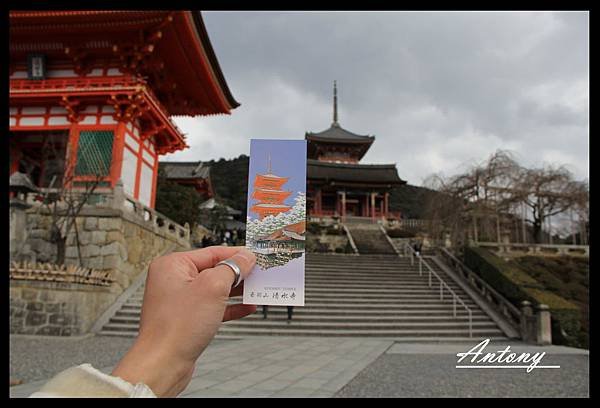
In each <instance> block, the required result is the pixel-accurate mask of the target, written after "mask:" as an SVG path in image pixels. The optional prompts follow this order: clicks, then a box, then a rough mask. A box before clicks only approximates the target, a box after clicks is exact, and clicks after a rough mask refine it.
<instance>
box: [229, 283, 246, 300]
mask: <svg viewBox="0 0 600 408" xmlns="http://www.w3.org/2000/svg"><path fill="white" fill-rule="evenodd" d="M243 294H244V282H243V281H242V282H241V283H240V284H239V285H238V286H236V287H235V288H231V292H229V297H234V296H242V295H243Z"/></svg>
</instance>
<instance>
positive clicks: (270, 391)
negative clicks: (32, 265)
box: [10, 337, 589, 398]
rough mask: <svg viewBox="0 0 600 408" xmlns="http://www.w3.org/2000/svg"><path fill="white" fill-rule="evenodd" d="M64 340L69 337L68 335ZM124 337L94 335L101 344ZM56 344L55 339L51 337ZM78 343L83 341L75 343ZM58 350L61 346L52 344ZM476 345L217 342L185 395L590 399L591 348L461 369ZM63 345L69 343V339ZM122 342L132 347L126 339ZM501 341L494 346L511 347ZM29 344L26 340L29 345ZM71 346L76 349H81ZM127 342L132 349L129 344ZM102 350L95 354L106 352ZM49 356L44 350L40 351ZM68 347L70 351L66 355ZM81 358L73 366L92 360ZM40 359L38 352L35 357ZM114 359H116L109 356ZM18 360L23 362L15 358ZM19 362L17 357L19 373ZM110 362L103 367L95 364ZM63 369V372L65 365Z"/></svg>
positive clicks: (22, 390) (16, 392) (29, 387)
mask: <svg viewBox="0 0 600 408" xmlns="http://www.w3.org/2000/svg"><path fill="white" fill-rule="evenodd" d="M61 340H63V339H61ZM121 340H123V339H117V338H113V337H110V338H109V337H104V338H92V340H88V342H89V343H90V345H94V344H96V343H94V342H100V343H98V344H96V345H97V346H98V347H99V346H100V345H101V344H102V342H107V343H106V344H112V345H110V346H106V347H109V348H111V349H113V350H115V351H114V353H115V354H114V355H115V358H116V359H114V362H111V364H110V365H111V366H110V367H108V366H105V367H104V368H103V369H102V370H103V371H104V372H110V371H111V370H112V365H114V364H115V363H116V361H118V357H119V356H120V355H121V353H117V351H116V349H117V344H118V343H119V342H120V341H121ZM48 343H49V344H50V343H52V342H48ZM73 343H77V342H76V341H74V342H73ZM52 344H54V346H55V347H57V344H59V343H56V342H55V343H52ZM474 345H475V344H443V343H441V344H394V342H393V340H382V339H369V338H362V339H360V338H306V337H304V338H303V337H256V338H251V339H244V340H229V341H226V340H221V341H219V340H215V341H213V343H211V345H210V346H209V347H208V348H207V349H206V350H205V352H204V353H203V355H202V356H201V357H200V359H199V360H198V363H197V365H196V370H195V373H194V377H193V379H192V381H191V382H190V384H189V386H188V387H187V389H186V390H185V391H184V392H183V393H182V394H181V397H184V398H193V397H334V396H335V397H442V396H450V397H461V396H464V397H466V396H486V397H487V396H502V397H512V396H515V397H517V396H574V397H575V396H588V394H589V388H588V375H589V368H588V360H589V353H588V352H587V351H582V350H577V349H570V348H565V347H555V346H552V347H544V348H538V347H533V346H527V345H521V344H518V343H517V342H515V343H510V345H511V349H512V350H513V351H515V352H517V353H520V352H524V351H526V352H531V353H534V352H537V351H545V352H547V354H548V355H547V356H546V357H544V359H543V363H544V364H548V365H549V364H559V365H560V366H561V368H560V369H538V370H534V371H533V372H532V373H529V374H528V373H526V372H525V371H524V370H517V369H511V370H484V369H478V370H466V369H456V368H455V366H456V362H457V359H456V353H457V352H461V351H467V350H468V349H470V348H471V347H473V346H474ZM59 346H61V347H65V343H62V345H60V344H59ZM120 346H121V347H125V346H127V347H128V345H125V344H121V345H120ZM505 346H506V345H503V344H499V343H494V344H492V345H489V346H488V348H487V349H486V351H490V352H492V351H497V350H501V349H504V347H505ZM22 347H24V349H26V348H25V345H24V344H22ZM73 347H77V346H73V345H72V344H71V349H73ZM127 347H125V349H126V348H127ZM98 349H99V348H96V349H95V351H94V352H95V353H96V354H98ZM40 353H41V351H40ZM67 353H68V351H65V350H63V354H67ZM91 355H92V354H87V355H86V357H87V359H86V358H83V359H78V360H77V361H74V362H73V363H72V364H68V365H67V366H70V365H75V364H80V363H82V362H89V361H91V360H90V358H89V356H91ZM31 358H32V359H33V358H34V356H33V355H32V357H31ZM107 358H108V357H107ZM15 361H16V360H15ZM12 364H13V360H12V356H11V373H12V372H13V371H12V370H13V368H12ZM95 366H96V367H102V364H98V365H95ZM58 371H60V370H58ZM45 381H46V380H41V381H34V382H30V383H28V384H24V385H21V386H16V387H11V388H10V394H11V397H20V396H28V395H30V394H31V393H32V392H34V391H35V390H37V389H39V387H41V386H42V385H43V384H44V383H45Z"/></svg>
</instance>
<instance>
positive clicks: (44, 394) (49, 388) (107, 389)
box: [30, 364, 156, 398]
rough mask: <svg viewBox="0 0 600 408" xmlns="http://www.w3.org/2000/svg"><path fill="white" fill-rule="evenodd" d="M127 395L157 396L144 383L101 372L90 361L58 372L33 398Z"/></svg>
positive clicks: (137, 396) (133, 396)
mask: <svg viewBox="0 0 600 408" xmlns="http://www.w3.org/2000/svg"><path fill="white" fill-rule="evenodd" d="M68 397H77V398H81V397H104V398H110V397H125V398H156V395H154V393H153V392H152V390H151V389H150V388H149V387H148V386H147V385H146V384H143V383H138V384H136V385H132V384H130V383H128V382H127V381H125V380H123V379H122V378H119V377H113V376H111V375H108V374H104V373H103V372H101V371H98V370H97V369H95V368H94V367H92V366H91V365H90V364H82V365H79V366H76V367H71V368H68V369H66V370H65V371H62V372H60V373H58V374H57V375H56V376H54V378H52V379H51V380H50V381H48V382H47V383H46V384H44V386H43V387H42V388H41V389H40V390H39V391H37V392H35V393H33V394H31V396H30V398H68Z"/></svg>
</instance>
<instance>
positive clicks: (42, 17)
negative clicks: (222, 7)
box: [9, 10, 239, 116]
mask: <svg viewBox="0 0 600 408" xmlns="http://www.w3.org/2000/svg"><path fill="white" fill-rule="evenodd" d="M9 16H10V36H11V43H10V52H11V55H10V56H11V58H10V60H11V63H15V64H24V63H25V61H26V59H25V58H26V56H27V54H28V53H31V52H41V53H44V54H46V55H47V56H48V58H49V60H52V61H54V62H61V61H63V62H64V61H67V60H70V58H72V57H71V55H75V54H77V56H76V60H77V61H79V62H78V63H81V64H82V65H87V66H90V67H91V66H93V63H94V62H97V61H109V60H111V59H113V60H114V59H116V60H119V59H121V60H123V61H129V60H130V59H131V61H132V62H131V64H133V65H131V64H130V65H129V67H128V68H126V69H127V70H133V71H135V73H136V74H137V75H141V76H142V77H145V78H146V79H147V81H148V83H149V84H150V87H151V88H152V90H153V91H154V93H155V94H156V95H157V97H158V99H159V100H160V102H161V103H162V104H163V105H164V106H165V107H166V110H167V111H168V114H169V115H186V116H187V115H190V116H194V115H214V114H222V113H225V114H229V113H230V112H231V110H232V109H235V108H236V107H238V106H239V103H238V102H237V101H236V100H235V99H234V97H233V95H232V94H231V91H230V90H229V87H228V85H227V83H226V81H225V77H224V75H223V72H222V70H221V67H220V65H219V62H218V60H217V57H216V54H215V52H214V49H213V47H212V45H211V43H210V39H209V37H208V33H207V31H206V27H205V25H204V22H203V20H202V15H201V13H200V11H189V10H177V11H170V10H110V11H107V10H83V11H60V10H58V11H56V10H34V11H10V14H9ZM40 32H43V36H42V37H40V34H39V33H40ZM136 50H137V51H136ZM135 61H139V62H138V63H134V62H135ZM132 66H135V68H132Z"/></svg>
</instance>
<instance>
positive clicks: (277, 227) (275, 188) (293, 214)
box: [246, 154, 306, 269]
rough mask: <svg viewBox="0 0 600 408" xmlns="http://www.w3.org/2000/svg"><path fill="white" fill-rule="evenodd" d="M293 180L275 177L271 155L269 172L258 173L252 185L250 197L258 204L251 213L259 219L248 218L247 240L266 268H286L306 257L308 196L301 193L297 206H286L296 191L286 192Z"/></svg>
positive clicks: (268, 161)
mask: <svg viewBox="0 0 600 408" xmlns="http://www.w3.org/2000/svg"><path fill="white" fill-rule="evenodd" d="M289 179H290V177H284V176H281V175H278V174H274V172H273V169H272V164H271V155H270V154H268V159H267V166H266V171H265V172H262V173H257V174H256V175H255V177H254V182H253V183H252V190H251V192H250V197H251V198H252V199H254V200H257V202H256V203H255V204H254V205H252V206H251V207H250V213H253V214H256V215H257V216H258V217H257V219H254V220H253V219H252V218H251V217H248V226H247V231H246V240H247V241H249V242H248V243H247V246H249V245H248V244H250V247H251V248H252V251H253V252H254V253H255V254H256V256H257V264H258V265H259V266H260V267H261V268H262V269H269V268H272V267H274V266H281V265H285V264H286V263H287V262H289V261H290V260H292V259H294V258H298V257H300V256H301V255H303V254H304V248H305V233H306V221H305V218H306V210H305V203H306V196H305V194H304V193H303V192H298V193H297V194H296V196H295V197H294V204H293V206H292V205H288V204H286V203H285V200H286V199H287V198H288V197H290V196H291V195H292V191H286V190H284V186H285V184H286V183H287V182H288V180H289Z"/></svg>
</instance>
